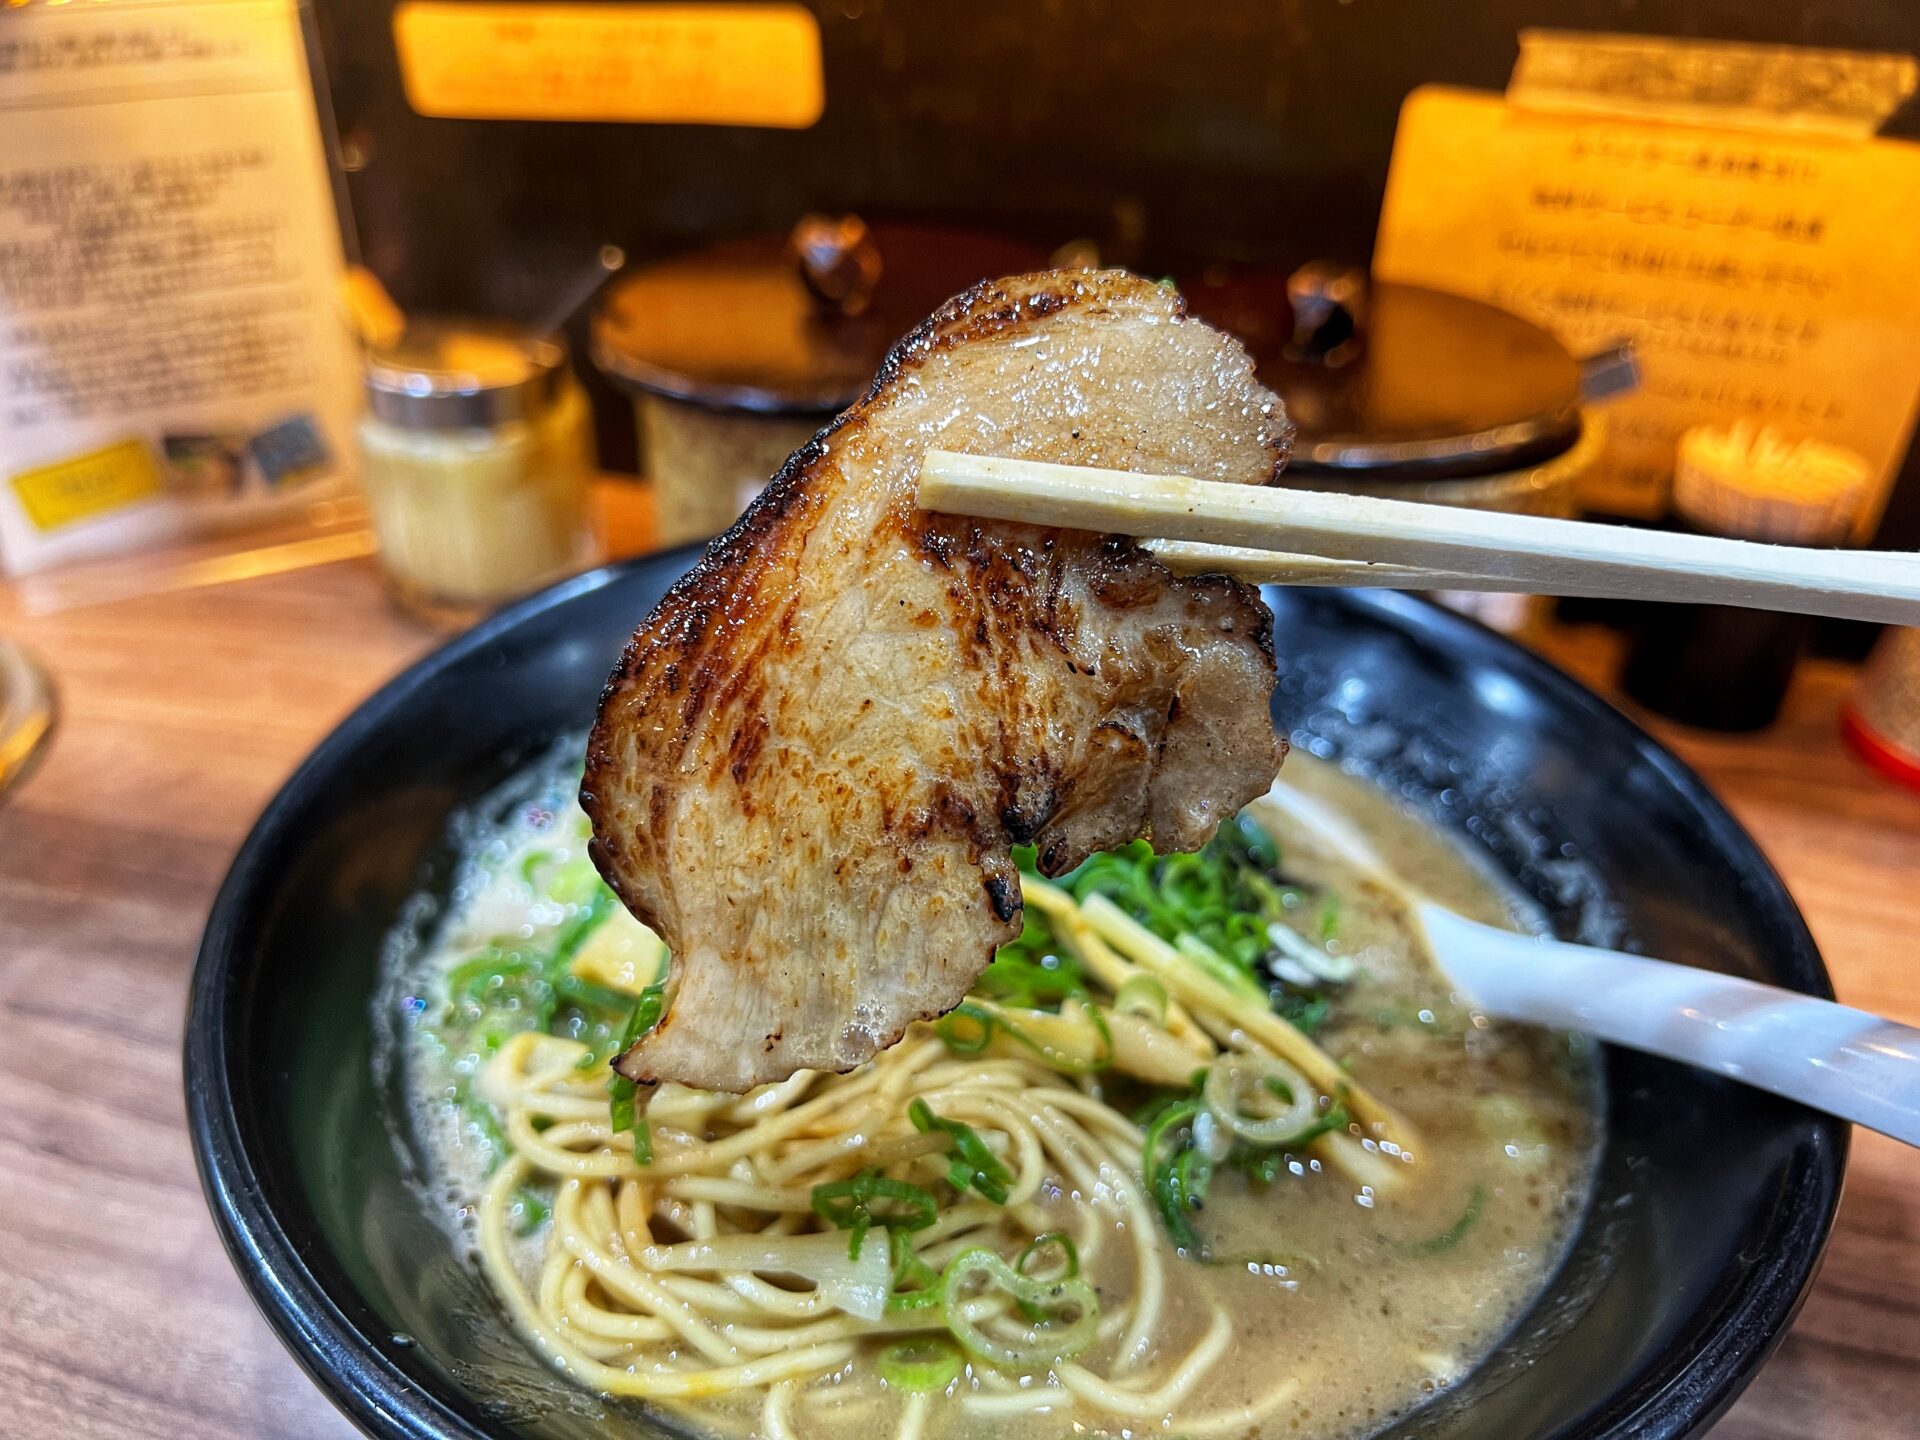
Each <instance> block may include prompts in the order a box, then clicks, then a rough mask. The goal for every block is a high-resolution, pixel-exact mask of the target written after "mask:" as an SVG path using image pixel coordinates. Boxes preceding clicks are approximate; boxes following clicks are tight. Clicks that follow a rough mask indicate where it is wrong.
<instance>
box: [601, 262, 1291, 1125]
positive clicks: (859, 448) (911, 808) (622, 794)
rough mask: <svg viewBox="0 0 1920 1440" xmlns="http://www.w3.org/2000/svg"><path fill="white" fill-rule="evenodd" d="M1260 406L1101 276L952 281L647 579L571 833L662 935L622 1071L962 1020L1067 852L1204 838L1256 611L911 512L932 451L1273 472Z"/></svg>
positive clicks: (1224, 349)
mask: <svg viewBox="0 0 1920 1440" xmlns="http://www.w3.org/2000/svg"><path fill="white" fill-rule="evenodd" d="M1286 431H1287V426H1286V422H1285V418H1284V416H1283V415H1282V412H1281V408H1280V404H1279V402H1278V401H1277V400H1276V399H1275V398H1274V396H1273V395H1272V394H1270V393H1269V392H1268V391H1266V390H1265V389H1263V388H1261V386H1260V385H1259V384H1257V383H1256V382H1255V380H1254V378H1253V372H1252V367H1251V365H1250V363H1249V362H1248V359H1247V356H1246V354H1245V352H1243V351H1242V350H1241V348H1240V346H1239V345H1238V344H1237V343H1235V342H1234V341H1232V340H1230V339H1228V338H1227V337H1225V336H1223V335H1221V334H1219V333H1218V332H1217V331H1214V330H1211V329H1209V328H1207V326H1205V325H1203V324H1202V323H1200V322H1199V321H1197V320H1193V319H1190V318H1188V317H1187V315H1186V312H1185V308H1184V306H1183V304H1182V302H1181V300H1180V299H1179V297H1178V296H1177V295H1176V294H1175V293H1174V292H1173V291H1172V290H1171V289H1169V288H1167V287H1164V286H1159V285H1153V284H1150V283H1148V282H1146V281H1143V280H1141V279H1139V278H1137V277H1135V276H1131V275H1128V274H1125V273H1123V272H1119V271H1107V272H1087V271H1080V272H1066V271H1056V272H1050V273H1045V274H1037V275H1024V276H1018V277H1015V278H1012V279H1007V280H1001V281H996V282H991V283H987V284H983V285H980V286H978V287H976V288H975V289H973V290H971V291H969V292H967V293H966V294H964V295H961V296H959V297H958V298H956V299H954V300H952V301H949V302H948V303H947V304H946V305H945V306H944V307H942V309H941V310H940V311H939V312H938V313H936V314H935V315H934V316H933V317H932V318H931V319H929V320H928V321H927V322H926V323H925V324H924V325H922V326H921V327H920V328H919V329H918V330H916V331H915V332H914V333H913V334H912V335H910V336H908V337H907V338H906V339H905V340H903V341H902V342H901V343H900V345H899V346H898V347H897V348H896V349H895V350H894V351H893V353H892V354H891V355H889V356H888V358H887V360H886V362H885V364H883V365H882V367H881V370H880V374H879V377H878V378H877V379H876V380H875V382H874V385H873V389H872V390H871V391H870V392H869V393H868V394H867V396H866V398H865V399H863V400H861V401H860V402H859V403H858V404H856V405H854V406H853V407H852V408H851V409H849V410H848V411H847V412H846V413H845V414H843V415H841V416H840V418H839V419H838V420H836V421H835V422H834V423H833V424H832V425H831V426H830V427H829V428H828V429H826V430H824V431H822V432H821V434H820V435H819V436H817V437H816V438H815V439H814V440H813V441H811V442H810V443H809V444H808V445H807V446H806V447H804V448H803V449H801V450H800V451H798V452H796V453H795V455H794V456H793V458H792V459H790V460H789V461H788V462H787V464H786V467H785V468H784V469H783V470H782V471H781V472H780V474H779V475H778V476H777V477H776V478H775V479H774V481H773V483H772V484H771V485H770V486H769V487H768V488H767V490H766V492H765V493H764V494H762V495H761V497H760V498H759V499H758V500H756V501H755V502H754V504H753V505H752V507H751V508H750V509H749V510H748V511H747V512H746V514H745V515H744V516H742V517H741V519H740V521H739V523H737V524H736V525H735V526H734V527H733V529H731V530H730V531H728V532H727V533H726V534H725V535H723V536H721V537H720V538H719V539H718V540H716V541H715V542H714V543H713V544H712V546H710V547H709V549H708V551H707V553H706V556H705V558H704V559H702V560H701V562H700V563H699V564H698V565H697V566H695V568H694V569H693V570H692V571H691V572H690V573H689V574H688V575H687V576H686V577H685V578H684V579H682V580H681V581H680V583H679V584H677V585H675V586H674V587H673V589H672V590H671V591H669V592H668V594H667V596H666V598H665V599H663V600H662V601H661V602H660V604H659V606H658V607H657V608H656V609H655V610H654V612H653V614H652V615H650V616H649V617H648V618H647V620H646V621H645V623H644V624H642V625H641V626H640V628H639V630H638V631H636V632H635V634H634V636H633V640H632V642H631V643H630V644H629V645H628V647H627V650H626V654H625V656H624V658H623V659H622V660H621V662H620V665H619V668H618V669H617V670H615V672H614V674H613V677H612V679H611V680H610V681H609V682H608V685H607V690H606V693H605V695H604V697H603V698H602V700H601V703H600V713H599V720H598V723H597V724H596V725H595V726H594V729H593V736H592V740H591V742H590V744H589V747H588V752H587V769H586V778H585V782H584V784H583V786H582V792H581V799H582V802H583V803H584V805H585V806H586V810H587V813H588V814H589V815H590V816H591V817H592V818H593V832H594V838H593V855H594V859H595V861H596V863H597V864H598V865H599V867H600V872H601V874H603V875H604V876H606V878H607V881H608V883H609V884H611V885H612V886H613V887H614V889H615V890H616V891H618V892H619V894H620V896H621V898H622V899H623V900H624V901H625V902H626V904H627V905H628V907H629V908H630V909H631V910H632V911H633V913H634V914H635V915H637V916H638V917H639V918H640V919H642V920H644V921H645V922H646V923H647V924H649V925H651V926H652V927H653V928H654V929H655V930H657V931H658V932H659V933H660V935H661V936H662V937H663V938H664V939H665V940H666V942H667V944H668V945H669V946H670V947H671V948H672V952H673V968H672V976H671V980H670V989H669V995H668V1003H667V1007H666V1013H665V1016H664V1018H663V1019H662V1021H661V1022H660V1024H659V1025H658V1027H657V1028H656V1029H655V1030H654V1031H653V1032H652V1033H651V1034H649V1035H648V1036H646V1037H645V1038H644V1039H642V1040H641V1041H640V1042H639V1043H638V1044H636V1045H635V1046H634V1047H633V1048H632V1049H630V1050H629V1051H628V1052H627V1053H626V1054H624V1055H622V1056H621V1057H620V1058H619V1061H618V1066H619V1069H620V1070H621V1072H622V1073H623V1074H625V1075H628V1076H629V1077H631V1078H632V1079H634V1080H637V1081H640V1082H642V1083H651V1082H655V1081H662V1080H673V1081H678V1082H680V1083H682V1084H686V1085H693V1086H699V1087H702V1088H706V1089H713V1090H729V1091H741V1090H746V1089H748V1088H750V1087H751V1086H753V1085H756V1084H760V1083H764V1082H767V1081H773V1080H779V1079H783V1078H784V1077H786V1076H788V1075H791V1074H792V1073H793V1072H794V1071H796V1070H800V1069H820V1070H846V1069H849V1068H851V1067H852V1066H854V1065H857V1064H859V1063H860V1062H861V1061H863V1060H866V1059H868V1058H869V1057H871V1056H872V1055H874V1054H875V1053H876V1052H878V1051H879V1050H881V1049H883V1048H884V1047H886V1046H888V1045H890V1044H892V1043H893V1042H894V1041H895V1040H897V1039H898V1038H899V1037H900V1035H901V1033H902V1031H903V1030H905V1028H906V1027H907V1026H908V1025H909V1024H910V1023H912V1022H913V1021H915V1020H918V1019H926V1018H931V1017H932V1016H936V1015H939V1014H941V1013H943V1012H945V1011H946V1010H949V1009H951V1008H952V1007H953V1006H954V1005H956V1004H958V1003H959V1002H960V999H961V997H962V996H964V995H965V994H966V991H967V988H968V986H969V985H970V984H971V983H972V982H973V980H974V978H975V977H976V976H977V975H979V973H980V971H981V970H982V969H983V968H984V967H985V966H986V964H987V963H988V961H989V960H991V959H992V957H993V952H994V950H995V948H996V947H998V946H999V945H1001V944H1003V943H1004V942H1005V941H1007V940H1008V939H1009V938H1010V937H1012V936H1013V935H1014V934H1016V933H1017V932H1018V931H1019V928H1020V882H1019V878H1018V875H1017V873H1016V871H1015V869H1014V865H1013V861H1012V859H1011V857H1010V855H1009V853H1008V850H1009V846H1011V845H1014V844H1018V843H1022V842H1032V843H1034V844H1036V845H1037V846H1038V849H1039V865H1040V868H1041V869H1042V870H1043V871H1044V872H1045V873H1047V874H1059V873H1061V872H1062V871H1064V870H1066V869H1069V868H1070V867H1072V866H1074V865H1076V864H1078V863H1079V862H1080V861H1081V860H1082V859H1083V858H1085V856H1086V855H1087V854H1088V853H1089V852H1090V851H1093V850H1096V849H1104V848H1107V847H1110V846H1113V845H1118V844H1123V843H1125V842H1126V841H1128V840H1130V839H1132V838H1134V837H1135V836H1137V835H1146V836H1148V837H1150V838H1151V840H1152V842H1153V844H1154V845H1155V846H1156V847H1157V848H1159V849H1162V850H1190V849H1194V848H1197V847H1198V846H1200V845H1201V844H1203V843H1204V842H1205V841H1206V840H1207V838H1208V837H1209V836H1210V835H1211V834H1212V833H1213V830H1214V827H1215V825H1216V824H1218V822H1219V821H1220V820H1221V819H1222V818H1224V817H1226V816H1229V815H1232V814H1233V813H1234V812H1235V811H1236V810H1238V809H1239V807H1240V806H1241V805H1243V804H1245V803H1246V802H1247V801H1248V800H1250V799H1252V798H1253V797H1254V796H1256V795H1258V794H1260V793H1262V792H1263V791H1265V790H1266V788H1267V786H1268V785H1269V784H1270V783H1271V781H1272V779H1273V773H1274V769H1275V767H1276V766H1277V765H1278V763H1279V760H1280V756H1281V754H1282V753H1283V748H1284V747H1282V746H1281V745H1280V744H1279V743H1278V742H1277V741H1276V740H1275V737H1274V734H1273V730H1272V727H1271V725H1270V723H1269V720H1268V704H1269V697H1270V694H1271V691H1272V687H1273V680H1274V668H1273V656H1272V651H1271V648H1270V645H1269V641H1268V626H1269V619H1270V617H1269V616H1268V614H1267V612H1266V609H1265V607H1264V606H1262V605H1261V603H1260V601H1259V598H1258V596H1257V594H1256V593H1255V592H1254V591H1252V590H1250V589H1248V588H1247V587H1245V586H1243V585H1240V584H1238V583H1236V582H1234V581H1231V580H1227V579H1225V578H1220V577H1207V578H1200V579H1185V580H1183V579H1176V578H1175V577H1174V576H1173V575H1171V574H1170V573H1168V572H1167V571H1166V570H1165V569H1163V568H1162V567H1161V566H1160V565H1159V564H1157V563H1156V562H1155V561H1154V560H1152V559H1151V558H1149V557H1148V556H1147V555H1146V554H1145V553H1144V552H1142V551H1141V550H1139V549H1138V548H1136V547H1135V546H1134V545H1133V544H1131V543H1130V542H1127V541H1123V540H1117V539H1112V538H1102V537H1100V536H1094V535H1087V534H1080V533H1074V532H1068V531H1060V530H1049V529H1042V528H1038V527H1034V526H1022V525H1011V524H1001V523H990V522H981V521H972V520H964V519H957V518H952V517H946V516H936V515H930V514H928V513H925V512H923V511H921V510H919V509H917V508H916V506H915V504H914V486H915V482H916V477H917V474H918V470H919V463H920V457H921V455H922V453H923V452H924V451H925V450H927V449H928V448H930V447H943V448H946V449H951V450H960V451H970V452H973V453H977V454H993V455H1012V456H1021V457H1029V458H1032V459H1037V460H1053V461H1060V462H1063V463H1069V464H1081V465H1105V466H1113V467H1118V468H1122V469H1132V470H1141V471H1159V472H1163V473H1179V474H1185V475H1196V476H1200V477H1202V478H1205V479H1209V480H1225V481H1238V482H1241V483H1244V484H1248V485H1261V484H1265V483H1267V482H1268V481H1270V480H1272V479H1273V477H1274V475H1275V474H1276V473H1277V472H1278V470H1279V468H1280V466H1281V464H1282V462H1283V460H1284V458H1285V435H1286Z"/></svg>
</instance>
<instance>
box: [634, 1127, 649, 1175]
mask: <svg viewBox="0 0 1920 1440" xmlns="http://www.w3.org/2000/svg"><path fill="white" fill-rule="evenodd" d="M633 1163H634V1164H636V1165H641V1166H646V1165H651V1164H652V1163H653V1125H652V1123H651V1122H650V1121H647V1120H644V1119H643V1120H637V1121H635V1122H634V1126H633Z"/></svg>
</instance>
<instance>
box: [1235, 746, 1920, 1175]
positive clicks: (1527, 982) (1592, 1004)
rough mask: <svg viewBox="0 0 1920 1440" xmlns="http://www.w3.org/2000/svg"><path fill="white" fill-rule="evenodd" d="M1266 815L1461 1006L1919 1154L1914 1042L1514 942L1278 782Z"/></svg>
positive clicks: (1829, 1009) (1725, 988) (1736, 983)
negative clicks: (1394, 906) (1697, 1073)
mask: <svg viewBox="0 0 1920 1440" xmlns="http://www.w3.org/2000/svg"><path fill="white" fill-rule="evenodd" d="M1267 799H1268V802H1269V803H1270V804H1272V805H1273V806H1275V807H1276V808H1277V809H1279V810H1281V811H1283V812H1284V813H1285V814H1286V815H1288V816H1289V817H1290V818H1291V819H1292V820H1294V821H1295V822H1296V823H1297V824H1298V825H1299V826H1300V827H1301V829H1302V830H1304V831H1305V832H1306V833H1307V835H1308V836H1309V837H1311V840H1312V841H1313V843H1315V844H1317V845H1318V846H1319V847H1321V848H1322V849H1324V850H1325V851H1326V852H1327V853H1328V854H1330V855H1331V856H1333V857H1334V858H1336V859H1339V860H1344V861H1346V862H1347V863H1348V864H1350V865H1352V866H1354V867H1355V868H1356V869H1358V870H1361V871H1363V872H1364V873H1366V875H1367V876H1368V878H1369V879H1371V880H1373V881H1374V882H1375V883H1376V884H1379V885H1381V886H1383V887H1385V888H1386V889H1388V890H1389V891H1392V892H1393V893H1395V894H1396V895H1397V896H1398V897H1399V898H1400V899H1401V900H1402V901H1403V902H1404V903H1405V904H1406V905H1407V906H1408V908H1409V910H1410V911H1411V913H1412V914H1413V916H1414V918H1415V919H1416V920H1417V921H1418V922H1419V924H1420V926H1421V928H1422V929H1424V930H1425V932H1426V938H1427V944H1428V947H1429V949H1430V950H1431V952H1432V954H1433V958H1434V961H1435V963H1436V964H1438V965H1439V967H1440V969H1441V970H1442V971H1443V972H1444V973H1445V975H1446V977H1447V978H1448V979H1449V980H1450V981H1452V982H1453V984H1454V986H1455V988H1456V989H1457V990H1458V991H1459V992H1460V994H1461V995H1462V997H1463V998H1465V999H1466V1000H1468V1001H1469V1002H1470V1003H1471V1004H1473V1005H1474V1006H1475V1007H1476V1008H1478V1009H1480V1010H1482V1011H1484V1012H1486V1013H1487V1014H1489V1015H1497V1016H1500V1017H1502V1018H1504V1019H1508V1020H1523V1021H1526V1022H1528V1023H1530V1024H1534V1025H1547V1026H1552V1027H1553V1028H1555V1029H1558V1030H1577V1031H1579V1032H1581V1033H1582V1034H1586V1035H1591V1036H1594V1037H1595V1038H1596V1039H1600V1040H1606V1041H1609V1042H1610V1043H1612V1044H1615V1045H1624V1046H1626V1047H1627V1048H1628V1049H1632V1050H1644V1051H1646V1052H1648V1053H1649V1054H1653V1055H1661V1056H1664V1057H1666V1058H1667V1059H1669V1060H1678V1061H1681V1062H1682V1063H1683V1064H1687V1065H1697V1066H1699V1067H1700V1068H1701V1069H1703V1070H1711V1071H1713V1072H1714V1073H1715V1074H1717V1075H1724V1076H1726V1077H1727V1078H1728V1079H1731V1080H1738V1081H1740V1082H1741V1083H1742V1084H1745V1085H1752V1086H1754V1087H1756V1088H1757V1089H1761V1090H1766V1091H1770V1092H1771V1093H1773V1094H1775V1095H1781V1096H1785V1097H1786V1098H1787V1099H1789V1100H1797V1101H1799V1102H1800V1103H1801V1104H1802V1105H1807V1106H1811V1107H1812V1108H1813V1109H1815V1110H1823V1111H1825V1112H1826V1113H1827V1114H1829V1115H1837V1116H1839V1117H1840V1118H1841V1119H1842V1120H1850V1121H1852V1122H1853V1123H1854V1124H1856V1125H1864V1126H1866V1127H1867V1128H1868V1129H1870V1130H1878V1131H1879V1132H1880V1133H1881V1134H1883V1135H1891V1136H1892V1137H1893V1138H1894V1139H1896V1140H1900V1141H1904V1142H1905V1143H1906V1144H1908V1145H1914V1146H1920V1030H1916V1029H1914V1028H1913V1027H1911V1026H1908V1025H1901V1024H1897V1023H1896V1022H1894V1021H1892V1020H1885V1019H1882V1018H1881V1017H1880V1016H1878V1015H1869V1014H1868V1013H1866V1012H1865V1011H1864V1010H1855V1009H1853V1008H1852V1007H1851V1006H1847V1005H1836V1004H1834V1003H1833V1002H1832V1001H1829V1000H1816V999H1813V998H1812V997H1811V996H1807V995H1798V994H1795V993H1794V992H1793V991H1791V990H1782V989H1779V988H1778V987H1776V986H1772V985H1761V984H1757V983H1756V982H1754V981H1752V980H1740V979H1736V978H1735V977H1733V976H1731V975H1720V974H1716V973H1715V972H1713V971H1711V970H1700V969H1696V968H1694V967H1693V966H1690V965H1676V964H1672V963H1670V962H1668V961H1665V960H1649V959H1647V958H1645V957H1644V956H1640V955H1623V954H1621V953H1620V952H1618V951H1615V950H1601V949H1597V948H1595V947H1593V946H1589V945H1569V944H1566V943H1564V942H1562V941H1559V940H1552V939H1549V938H1547V937H1545V936H1535V935H1521V934H1516V933H1514V932H1513V931H1511V930H1502V929H1499V928H1498V927H1496V926H1493V925H1483V924H1481V923H1480V922H1479V921H1477V920H1469V919H1467V918H1466V917H1465V916H1463V915H1458V914H1455V913H1454V912H1453V911H1452V910H1449V909H1447V908H1446V907H1445V906H1444V905H1440V904H1438V903H1436V902H1435V901H1433V900H1431V899H1429V898H1428V897H1426V896H1425V895H1422V894H1420V893H1418V892H1417V891H1415V890H1412V889H1410V888H1409V887H1408V886H1406V885H1405V884H1403V883H1402V882H1401V881H1400V880H1399V879H1398V878H1397V877H1396V876H1395V875H1394V874H1393V872H1392V871H1391V869H1390V868H1389V867H1388V866H1387V865H1386V864H1385V862H1383V861H1382V860H1381V858H1380V856H1379V855H1378V854H1377V853H1376V852H1375V851H1374V849H1373V847H1372V845H1370V844H1369V843H1368V841H1367V839H1366V837H1365V836H1364V835H1362V834H1361V833H1360V831H1359V829H1358V828H1357V827H1356V826H1354V825H1353V824H1352V822H1350V821H1349V820H1347V819H1346V818H1345V817H1344V816H1342V815H1341V814H1340V813H1339V812H1337V811H1335V810H1333V809H1332V808H1331V807H1329V806H1327V805H1326V804H1324V803H1322V802H1321V801H1320V800H1318V799H1316V798H1315V797H1313V796H1311V795H1309V794H1307V793H1306V792H1304V791H1302V790H1298V789H1295V788H1294V787H1293V786H1291V785H1288V784H1285V783H1284V782H1276V783H1275V785H1274V787H1273V789H1272V790H1271V791H1270V792H1269V793H1268V796H1267Z"/></svg>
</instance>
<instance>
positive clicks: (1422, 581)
mask: <svg viewBox="0 0 1920 1440" xmlns="http://www.w3.org/2000/svg"><path fill="white" fill-rule="evenodd" d="M1141 548H1142V549H1143V550H1145V551H1146V552H1147V553H1148V554H1149V555H1151V556H1153V558H1154V559H1156V560H1158V561H1159V562H1160V563H1161V564H1162V565H1164V566H1166V567H1167V568H1168V569H1169V570H1171V571H1173V572H1174V573H1175V574H1176V575H1231V576H1233V577H1234V579H1236V580H1245V581H1247V582H1249V583H1250V584H1254V585H1348V586H1361V587H1368V588H1390V589H1395V590H1454V589H1473V590H1497V589H1500V588H1501V587H1502V586H1503V585H1504V586H1507V587H1508V588H1511V582H1509V581H1504V580H1501V579H1500V578H1499V577H1498V576H1488V575H1477V574H1474V573H1473V572H1471V571H1460V570H1427V569H1424V568H1423V567H1421V566H1418V565H1387V564H1381V563H1379V562H1376V561H1372V560H1329V559H1327V558H1326V557H1325V556H1324V555H1291V554H1285V553H1283V552H1281V551H1278V550H1254V549H1250V548H1248V547H1247V546H1245V545H1209V544H1206V543H1205V542H1204V541H1200V540H1145V541H1142V542H1141Z"/></svg>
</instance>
